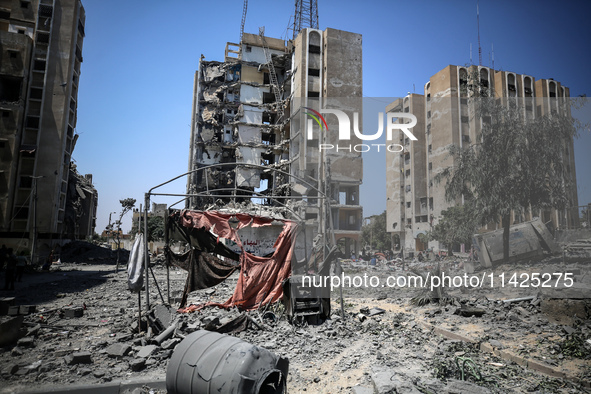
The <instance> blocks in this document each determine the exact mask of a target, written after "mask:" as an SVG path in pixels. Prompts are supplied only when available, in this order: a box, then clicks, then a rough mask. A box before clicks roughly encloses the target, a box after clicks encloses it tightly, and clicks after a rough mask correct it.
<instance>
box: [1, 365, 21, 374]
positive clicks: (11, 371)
mask: <svg viewBox="0 0 591 394" xmlns="http://www.w3.org/2000/svg"><path fill="white" fill-rule="evenodd" d="M18 368H19V366H18V364H11V365H9V366H8V367H6V368H5V369H4V371H3V372H4V373H6V374H8V375H14V374H15V373H16V372H17V371H18Z"/></svg>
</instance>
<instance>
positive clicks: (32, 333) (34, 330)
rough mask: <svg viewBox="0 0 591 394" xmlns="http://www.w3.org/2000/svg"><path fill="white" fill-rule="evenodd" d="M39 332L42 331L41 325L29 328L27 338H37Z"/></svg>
mask: <svg viewBox="0 0 591 394" xmlns="http://www.w3.org/2000/svg"><path fill="white" fill-rule="evenodd" d="M39 330H41V324H36V325H35V326H33V327H31V328H29V330H28V331H27V334H26V336H27V337H33V336H36V335H37V334H38V333H39Z"/></svg>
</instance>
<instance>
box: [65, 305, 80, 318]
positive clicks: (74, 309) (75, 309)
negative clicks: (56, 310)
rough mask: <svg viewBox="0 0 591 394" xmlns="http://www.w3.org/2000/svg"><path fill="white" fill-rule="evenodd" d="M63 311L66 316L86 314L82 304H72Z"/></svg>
mask: <svg viewBox="0 0 591 394" xmlns="http://www.w3.org/2000/svg"><path fill="white" fill-rule="evenodd" d="M63 311H64V317H66V318H73V317H82V316H83V315H84V308H82V307H81V306H70V307H67V308H64V309H63Z"/></svg>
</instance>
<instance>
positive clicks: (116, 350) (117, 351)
mask: <svg viewBox="0 0 591 394" xmlns="http://www.w3.org/2000/svg"><path fill="white" fill-rule="evenodd" d="M130 351H131V346H129V345H128V344H126V343H114V344H112V345H111V346H109V347H108V348H107V349H106V352H107V354H108V355H109V357H117V358H121V357H125V356H127V354H128V353H129V352H130Z"/></svg>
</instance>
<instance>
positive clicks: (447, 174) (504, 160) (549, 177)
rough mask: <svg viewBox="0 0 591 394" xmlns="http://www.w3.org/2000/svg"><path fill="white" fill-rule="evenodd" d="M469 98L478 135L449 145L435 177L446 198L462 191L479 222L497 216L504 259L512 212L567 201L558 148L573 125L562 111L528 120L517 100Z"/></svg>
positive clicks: (567, 138) (566, 183)
mask: <svg viewBox="0 0 591 394" xmlns="http://www.w3.org/2000/svg"><path fill="white" fill-rule="evenodd" d="M469 86H473V85H469ZM484 95H488V94H487V93H485V94H484ZM550 100H552V99H550ZM470 101H471V103H472V104H473V108H474V113H473V114H474V116H476V117H477V120H482V128H481V130H480V133H479V136H478V138H477V140H476V141H475V143H473V144H470V145H468V146H467V147H466V146H464V147H459V146H456V145H452V146H450V149H449V153H450V155H451V156H452V157H453V159H454V165H453V166H452V167H449V168H447V169H445V170H444V171H443V172H442V173H440V174H438V175H437V177H436V181H441V180H442V179H444V178H446V179H447V184H446V186H445V194H446V198H447V199H448V200H449V201H453V200H455V201H458V200H459V199H460V198H461V197H462V196H463V197H464V199H465V200H469V201H471V202H472V206H473V212H474V216H475V218H477V219H478V221H479V222H480V224H482V225H485V224H486V223H488V222H497V221H498V219H499V218H500V219H501V224H502V227H503V257H504V260H505V261H507V260H508V258H509V229H510V225H511V222H510V219H511V213H512V212H515V213H522V212H525V211H527V210H528V209H530V208H531V209H532V212H536V211H537V210H539V209H549V208H556V209H563V208H564V207H565V206H566V205H567V203H568V198H567V190H568V189H569V187H570V179H569V178H568V176H566V171H565V170H566V168H565V167H566V163H565V160H564V157H563V154H562V152H563V151H564V146H565V143H570V141H571V140H572V139H573V138H574V137H575V136H576V135H577V131H576V130H577V129H576V127H575V123H574V121H573V119H572V117H570V116H569V115H566V114H564V113H563V111H561V113H553V114H551V115H546V116H541V115H538V116H536V117H535V118H534V119H531V118H526V117H525V116H524V112H525V111H524V106H523V105H520V103H519V102H518V101H517V99H508V98H504V99H498V98H486V97H479V98H476V99H471V100H470Z"/></svg>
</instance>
